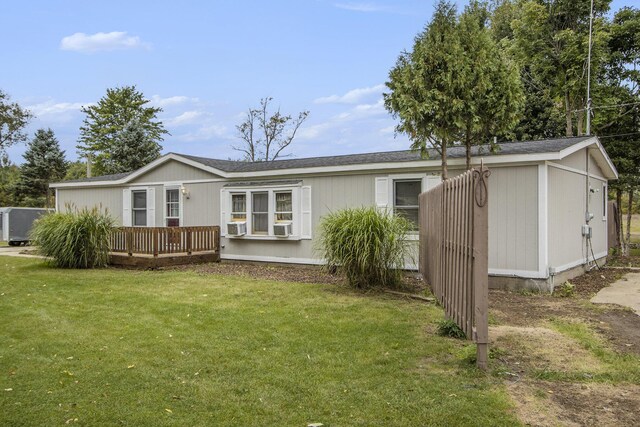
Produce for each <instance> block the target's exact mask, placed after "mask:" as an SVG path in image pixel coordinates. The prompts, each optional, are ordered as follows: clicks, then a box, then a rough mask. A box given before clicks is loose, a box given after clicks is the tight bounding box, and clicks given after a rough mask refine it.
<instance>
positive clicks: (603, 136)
mask: <svg viewBox="0 0 640 427" xmlns="http://www.w3.org/2000/svg"><path fill="white" fill-rule="evenodd" d="M631 135H640V132H631V133H619V134H617V135H602V136H600V135H598V138H600V139H603V138H614V137H616V136H631Z"/></svg>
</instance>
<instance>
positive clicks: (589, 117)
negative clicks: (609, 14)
mask: <svg viewBox="0 0 640 427" xmlns="http://www.w3.org/2000/svg"><path fill="white" fill-rule="evenodd" d="M592 31H593V0H591V12H590V14H589V56H588V58H587V132H586V134H587V135H591V33H592Z"/></svg>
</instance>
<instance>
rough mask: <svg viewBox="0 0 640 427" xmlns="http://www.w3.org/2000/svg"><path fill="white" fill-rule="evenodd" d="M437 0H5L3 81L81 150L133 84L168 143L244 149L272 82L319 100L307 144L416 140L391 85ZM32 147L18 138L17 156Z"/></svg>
mask: <svg viewBox="0 0 640 427" xmlns="http://www.w3.org/2000/svg"><path fill="white" fill-rule="evenodd" d="M433 3H434V1H424V0H423V1H419V0H397V1H390V0H387V1H371V2H369V1H366V2H361V1H348V0H344V1H342V0H335V1H329V0H298V1H292V0H291V1H285V0H271V1H183V2H175V1H171V2H170V1H153V2H151V1H109V2H106V1H103V2H98V1H86V0H84V1H61V2H51V1H29V2H4V4H3V7H2V20H1V21H2V25H0V39H1V40H4V43H3V49H2V56H0V58H1V60H0V63H1V64H2V65H0V88H1V89H3V90H4V91H5V92H7V93H8V94H9V95H10V96H11V97H12V99H13V100H14V101H18V102H19V103H20V104H21V105H22V106H25V107H27V108H29V109H30V110H31V111H32V112H33V113H34V114H35V115H36V116H37V118H36V119H34V120H33V122H32V123H31V125H30V127H29V131H30V132H31V133H32V132H34V131H35V130H36V129H37V128H40V127H51V128H52V129H53V130H54V131H55V133H56V135H57V137H58V139H59V140H60V143H61V146H62V148H63V149H64V150H65V151H66V153H67V157H68V158H70V159H75V158H76V157H77V155H76V148H75V146H76V143H77V142H76V141H77V138H78V128H79V127H80V125H81V123H82V119H83V117H84V115H83V114H82V113H81V112H80V107H81V106H82V105H89V104H91V103H94V102H96V101H97V100H98V99H100V98H101V97H102V96H103V95H104V94H105V92H106V89H107V88H109V87H115V86H123V85H136V86H137V87H138V89H139V90H141V91H142V92H143V93H144V94H145V96H146V97H147V98H149V99H151V100H152V102H153V104H155V105H157V106H160V107H162V108H163V109H164V111H163V112H162V113H161V114H160V115H159V117H160V119H161V120H162V121H163V122H164V124H165V127H166V128H167V130H169V132H170V133H171V135H168V136H167V137H166V139H165V141H164V142H163V146H164V150H163V152H169V151H174V152H181V153H187V154H193V155H201V156H208V157H217V158H238V157H239V153H238V152H236V151H233V150H232V148H231V146H232V145H234V144H238V143H239V139H238V138H237V133H236V129H235V126H236V125H237V124H239V123H240V122H241V121H242V119H243V116H244V112H245V111H246V110H247V109H248V108H250V107H257V106H258V104H259V100H260V98H263V97H266V96H271V97H273V98H274V105H275V106H280V107H281V111H282V112H283V113H290V114H292V115H296V114H297V113H298V112H299V111H302V110H309V111H310V117H309V119H308V120H307V121H306V122H305V123H304V124H303V126H302V127H301V129H300V131H299V134H298V135H299V136H298V138H297V139H296V141H295V142H294V143H293V144H292V146H291V149H290V150H289V153H291V154H292V155H293V156H294V157H308V156H317V155H333V154H348V153H361V152H368V151H388V150H398V149H405V148H407V147H408V146H409V142H408V140H407V139H406V137H404V136H400V135H399V136H396V137H394V133H393V127H394V124H395V123H394V121H393V119H392V118H391V117H390V116H389V114H388V113H387V112H386V111H385V109H384V107H383V106H382V95H381V94H382V92H383V91H384V82H385V81H386V79H387V75H388V72H389V69H390V68H391V67H392V66H393V65H394V63H395V60H396V58H397V57H398V55H399V53H400V52H401V51H402V50H405V49H410V48H411V47H412V44H413V38H414V37H415V35H416V34H417V33H418V32H419V31H421V30H422V28H423V27H424V25H425V24H426V23H427V21H428V20H429V18H430V17H431V14H432V11H433ZM462 3H463V2H458V4H459V5H461V4H462ZM632 3H633V2H632V1H631V0H623V1H614V2H613V3H612V9H613V10H617V9H618V8H619V7H621V6H622V5H624V4H628V5H631V4H632ZM24 149H25V147H24V145H18V146H15V147H12V148H10V149H9V150H8V152H9V156H10V158H11V160H12V161H13V162H15V163H21V162H22V153H23V152H24Z"/></svg>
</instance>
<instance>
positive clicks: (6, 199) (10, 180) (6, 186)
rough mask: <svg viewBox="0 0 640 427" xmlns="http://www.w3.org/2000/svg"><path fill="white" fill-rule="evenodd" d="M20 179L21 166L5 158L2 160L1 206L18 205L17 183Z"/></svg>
mask: <svg viewBox="0 0 640 427" xmlns="http://www.w3.org/2000/svg"><path fill="white" fill-rule="evenodd" d="M19 179H20V168H19V167H18V166H16V165H14V164H13V163H11V162H10V161H9V159H8V158H4V159H3V161H2V162H0V206H16V205H18V201H17V200H16V185H17V183H18V180H19Z"/></svg>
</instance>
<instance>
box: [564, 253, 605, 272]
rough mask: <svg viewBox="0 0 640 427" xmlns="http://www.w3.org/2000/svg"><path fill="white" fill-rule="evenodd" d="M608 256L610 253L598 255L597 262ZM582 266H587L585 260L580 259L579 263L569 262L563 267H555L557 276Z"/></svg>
mask: <svg viewBox="0 0 640 427" xmlns="http://www.w3.org/2000/svg"><path fill="white" fill-rule="evenodd" d="M607 255H609V253H608V252H600V253H597V254H596V260H598V259H601V258H604V257H606V256H607ZM589 258H591V256H589ZM580 265H585V262H584V259H579V260H577V261H572V262H569V263H567V264H564V265H561V266H559V267H555V268H554V269H555V274H556V275H557V274H558V273H562V272H563V271H566V270H569V269H570V268H573V267H578V266H580Z"/></svg>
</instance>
